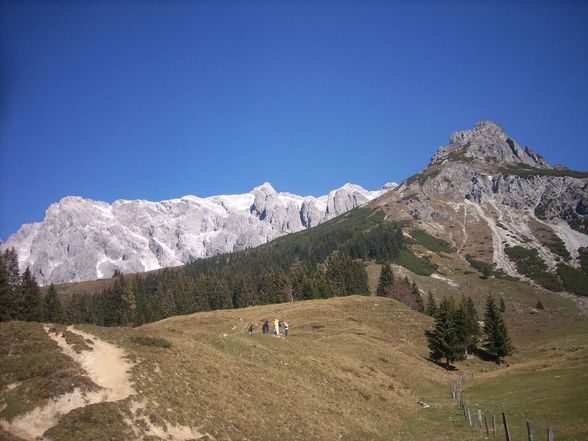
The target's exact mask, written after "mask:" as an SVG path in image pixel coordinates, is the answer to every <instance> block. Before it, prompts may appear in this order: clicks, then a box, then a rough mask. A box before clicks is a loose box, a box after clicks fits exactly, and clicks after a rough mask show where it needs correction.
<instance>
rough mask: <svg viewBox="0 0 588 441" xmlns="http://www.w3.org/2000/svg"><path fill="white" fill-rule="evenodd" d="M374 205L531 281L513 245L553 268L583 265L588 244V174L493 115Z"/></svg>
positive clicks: (454, 139) (458, 136) (464, 253)
mask: <svg viewBox="0 0 588 441" xmlns="http://www.w3.org/2000/svg"><path fill="white" fill-rule="evenodd" d="M374 204H375V206H377V207H384V208H385V211H386V212H387V216H388V218H391V219H407V220H411V221H413V222H416V223H417V224H419V225H420V226H421V227H422V228H424V229H425V230H428V231H429V232H431V233H433V234H435V235H437V236H441V237H444V238H445V239H447V240H448V241H450V242H451V243H452V244H453V246H454V247H455V249H456V251H457V252H458V253H459V254H461V255H462V256H463V257H466V258H468V259H470V261H472V259H474V260H480V261H483V262H485V263H487V264H492V265H494V268H495V269H497V270H498V271H501V272H502V273H505V274H507V275H509V276H513V277H517V278H521V279H523V280H525V279H526V281H528V282H529V283H533V281H532V280H529V279H528V278H527V277H526V276H525V274H524V273H521V267H519V266H517V264H515V262H513V260H512V259H510V258H509V252H511V254H513V253H512V250H513V249H514V247H519V248H516V249H517V250H519V251H520V249H524V250H527V251H528V252H530V253H532V254H533V255H534V254H535V253H536V254H537V259H538V260H542V261H543V264H542V265H545V266H546V268H547V270H548V271H551V272H556V271H557V270H558V267H559V268H560V269H561V267H560V265H562V264H563V262H565V265H568V266H570V267H573V268H578V267H579V266H580V260H579V250H580V249H581V248H583V247H588V235H586V224H587V220H588V218H587V217H586V216H587V215H588V173H582V172H575V171H573V170H570V169H567V168H565V167H554V166H552V165H550V164H548V163H547V161H545V159H544V158H543V157H542V156H541V155H539V154H538V153H536V152H534V151H533V150H532V149H531V148H530V147H525V148H522V147H521V146H520V145H519V144H518V143H517V142H516V141H515V140H514V139H512V137H510V136H509V135H508V134H507V133H505V131H504V130H503V129H502V128H501V127H500V126H498V125H497V124H495V123H492V122H489V121H481V122H479V123H477V124H476V125H475V127H474V128H473V129H472V130H465V131H459V132H455V133H453V134H452V135H451V136H450V138H449V145H447V146H445V147H441V148H440V149H439V150H438V151H437V153H436V154H435V155H434V156H433V158H432V159H431V162H430V163H429V166H428V167H427V168H426V169H424V170H423V171H422V172H420V173H418V174H416V175H414V176H412V177H410V178H409V179H407V180H405V181H404V182H402V183H401V184H400V185H399V186H398V187H397V188H396V189H394V190H393V191H391V192H389V193H387V194H386V195H384V196H382V197H381V198H380V199H378V200H377V201H375V202H374ZM524 250H523V252H525V251H524Z"/></svg>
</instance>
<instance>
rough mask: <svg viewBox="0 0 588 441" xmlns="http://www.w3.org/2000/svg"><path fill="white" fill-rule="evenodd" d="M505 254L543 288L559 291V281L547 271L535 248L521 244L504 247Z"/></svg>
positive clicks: (523, 272) (522, 272) (521, 271)
mask: <svg viewBox="0 0 588 441" xmlns="http://www.w3.org/2000/svg"><path fill="white" fill-rule="evenodd" d="M504 251H505V252H506V254H507V256H508V257H509V258H510V259H511V260H512V261H513V262H514V263H515V265H516V267H517V270H518V271H519V272H520V273H521V274H524V275H525V276H527V277H529V278H531V279H533V280H534V281H535V282H537V283H538V284H539V285H541V286H542V287H543V288H545V289H548V290H550V291H559V290H560V289H561V283H560V281H559V279H558V278H557V276H556V275H554V274H552V273H550V272H548V268H547V265H546V264H545V262H543V260H542V259H541V257H539V254H538V253H537V250H535V249H528V248H523V247H521V246H515V247H508V246H507V247H505V248H504Z"/></svg>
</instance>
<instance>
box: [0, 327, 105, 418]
mask: <svg viewBox="0 0 588 441" xmlns="http://www.w3.org/2000/svg"><path fill="white" fill-rule="evenodd" d="M0 360H1V362H0V398H1V400H2V404H1V405H0V409H2V410H1V411H0V418H3V419H7V420H11V419H12V418H14V417H15V416H16V415H20V414H22V413H25V412H27V411H29V410H32V409H34V408H35V407H37V406H40V405H43V404H44V403H46V402H47V401H48V400H50V399H51V398H52V397H56V396H59V395H62V394H64V393H67V392H72V391H73V390H74V389H75V388H77V387H79V388H81V389H82V390H97V389H98V386H96V385H95V384H94V383H93V382H92V381H91V380H90V379H88V378H87V377H86V376H85V375H84V371H83V370H82V369H81V368H80V367H79V366H78V365H77V364H75V363H74V362H73V360H72V359H71V358H69V357H68V356H66V355H64V354H63V353H62V352H61V349H59V347H58V346H57V343H55V342H54V341H53V340H51V339H50V338H49V336H48V335H47V333H46V332H45V330H44V329H43V327H42V325H40V324H38V323H26V322H8V323H0Z"/></svg>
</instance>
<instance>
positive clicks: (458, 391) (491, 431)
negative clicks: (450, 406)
mask: <svg viewBox="0 0 588 441" xmlns="http://www.w3.org/2000/svg"><path fill="white" fill-rule="evenodd" d="M466 377H467V376H466V374H463V373H462V374H460V375H459V377H458V379H457V380H456V381H454V382H453V383H451V398H452V399H453V400H454V401H456V402H457V403H458V406H459V407H460V408H461V409H462V411H463V416H464V418H465V419H466V421H467V422H468V424H469V425H470V427H473V428H474V429H479V430H481V431H484V430H485V431H486V436H488V437H490V436H492V437H494V438H496V437H497V436H502V435H504V439H505V440H506V441H512V437H511V434H510V427H509V424H508V415H507V414H506V412H501V415H500V418H501V420H502V421H501V422H502V424H500V421H499V422H498V424H497V423H496V415H495V414H492V415H490V414H487V413H485V412H483V411H482V409H475V408H473V407H471V405H470V403H469V402H468V401H467V400H466V399H465V398H464V396H463V392H462V385H463V383H464V382H465V380H466ZM534 431H535V427H534V426H533V422H532V421H527V439H528V441H536V440H537V441H539V440H540V439H541V438H536V437H535V432H534ZM498 432H500V433H498ZM544 433H545V434H546V436H547V438H546V439H547V441H554V440H555V435H554V432H553V428H552V427H551V426H549V427H547V429H545V432H544Z"/></svg>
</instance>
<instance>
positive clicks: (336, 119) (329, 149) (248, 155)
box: [0, 0, 588, 239]
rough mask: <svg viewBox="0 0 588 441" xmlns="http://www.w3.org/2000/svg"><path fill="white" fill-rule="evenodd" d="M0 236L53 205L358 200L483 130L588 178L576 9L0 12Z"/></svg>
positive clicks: (260, 5) (113, 5)
mask: <svg viewBox="0 0 588 441" xmlns="http://www.w3.org/2000/svg"><path fill="white" fill-rule="evenodd" d="M0 44H1V47H0V155H1V156H0V238H2V239H6V238H7V237H8V235H9V234H12V233H14V232H15V231H16V230H17V229H18V227H19V226H20V225H21V224H22V223H29V222H33V221H40V220H42V218H43V216H44V211H45V209H46V208H47V207H48V206H49V204H51V203H53V202H56V201H58V200H59V199H61V198H62V197H64V196H67V195H80V196H83V197H87V198H92V199H98V200H106V201H109V202H111V201H113V200H115V199H118V198H126V199H132V198H144V199H150V200H161V199H165V198H172V197H179V196H182V195H185V194H196V195H199V196H208V195H212V194H227V193H241V192H246V191H249V190H250V189H251V188H252V187H254V186H256V185H259V184H261V183H263V182H264V181H270V182H272V183H273V184H274V187H275V188H276V189H278V190H280V191H290V192H294V193H300V194H315V195H318V194H324V193H325V192H327V191H329V190H331V189H333V188H335V187H338V186H340V185H342V184H344V183H345V182H354V183H357V184H360V185H362V186H364V187H366V188H370V189H375V188H378V187H380V186H381V185H382V184H384V183H386V182H388V181H400V180H402V179H404V178H406V177H408V176H410V175H411V174H413V173H415V172H417V171H418V170H420V169H421V168H423V167H424V166H426V164H427V163H428V161H429V159H430V157H431V155H432V154H433V153H434V151H435V150H436V149H437V148H438V147H439V146H441V145H445V144H446V143H447V139H448V136H449V134H450V133H451V132H452V131H454V130H460V129H467V128H471V127H472V126H473V125H474V124H475V122H476V121H478V120H481V119H490V120H493V121H495V122H497V123H499V124H501V125H502V126H503V127H504V128H505V129H506V130H507V132H509V133H510V134H511V136H513V137H514V138H515V139H516V140H517V141H518V142H519V143H521V144H522V145H525V144H528V145H531V146H532V147H533V148H535V149H536V150H537V151H539V152H541V153H543V154H544V156H545V157H546V159H547V160H548V161H550V162H555V163H562V164H564V165H567V166H569V167H572V168H574V169H582V170H588V3H587V2H585V1H584V2H581V1H578V2H575V3H574V2H562V1H553V2H535V1H528V2H520V3H517V2H510V1H501V2H490V1H484V2H482V1H479V2H469V1H467V2H466V1H464V2H433V1H431V2H411V1H402V2H394V1H386V2H377V1H367V2H366V1H357V2H352V1H347V2H335V1H332V2H327V1H322V2H321V1H317V2H300V1H291V2H288V1H260V2H248V1H238V2H237V1H232V2H229V1H210V2H208V1H194V2H188V1H185V2H184V1H176V2H163V1H162V2H155V1H144V2H141V1H111V2H104V1H92V2H85V1H78V2H74V1H39V2H36V3H33V2H27V1H23V0H17V1H6V0H4V1H2V2H0Z"/></svg>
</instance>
